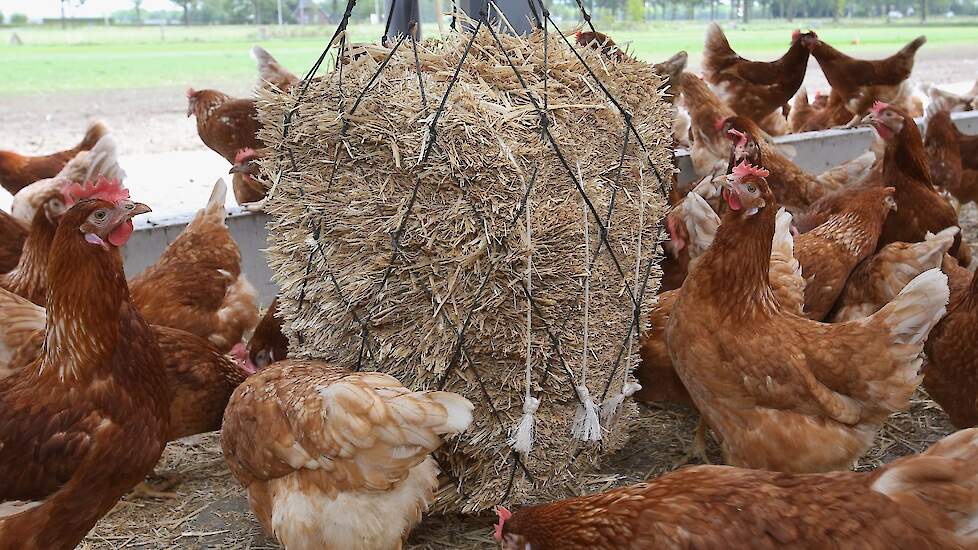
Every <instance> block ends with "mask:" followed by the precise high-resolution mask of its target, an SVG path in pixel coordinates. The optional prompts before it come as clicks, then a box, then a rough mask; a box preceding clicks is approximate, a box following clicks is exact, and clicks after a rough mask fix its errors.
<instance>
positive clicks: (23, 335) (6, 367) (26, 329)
mask: <svg viewBox="0 0 978 550" xmlns="http://www.w3.org/2000/svg"><path fill="white" fill-rule="evenodd" d="M44 323H45V312H44V308H42V307H41V306H39V305H37V304H35V303H33V302H31V301H29V300H27V299H25V298H22V297H20V296H18V295H16V294H14V293H13V292H8V291H6V290H3V289H0V378H6V377H8V376H10V375H11V374H13V373H14V372H17V371H18V370H20V368H21V367H23V366H24V365H26V364H28V363H30V361H33V360H34V358H36V357H37V356H38V355H39V354H40V351H41V347H42V346H43V344H44ZM32 340H36V342H35V344H34V349H35V351H34V352H33V353H32V354H31V355H30V356H29V357H28V360H27V361H24V360H23V359H20V358H19V356H20V354H21V351H20V350H21V349H22V348H24V347H26V346H25V344H26V343H27V342H30V341H32Z"/></svg>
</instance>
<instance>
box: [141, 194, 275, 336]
mask: <svg viewBox="0 0 978 550" xmlns="http://www.w3.org/2000/svg"><path fill="white" fill-rule="evenodd" d="M226 197H227V186H226V185H225V184H224V182H223V181H222V180H218V181H217V183H216V184H215V185H214V191H213V192H212V193H211V197H210V199H209V200H208V201H207V206H206V207H205V208H204V209H202V210H200V211H199V212H198V213H197V215H196V216H195V217H194V219H193V220H192V221H191V222H190V224H189V225H188V226H187V228H186V229H184V230H183V233H181V234H180V236H178V237H177V238H176V239H175V240H174V241H173V242H172V243H170V245H169V246H168V247H167V248H166V250H164V251H163V255H162V256H160V258H159V259H158V260H157V261H156V263H155V264H153V265H152V266H150V267H149V268H147V269H146V270H145V271H143V272H142V273H140V274H139V275H137V276H136V277H134V278H133V279H132V281H130V285H129V286H130V288H131V289H132V301H133V303H134V304H136V306H137V307H138V308H139V311H140V312H141V313H142V314H143V315H144V316H145V317H146V320H147V321H148V322H150V323H152V324H154V325H162V326H165V327H172V328H178V329H180V330H185V331H187V332H189V333H191V334H196V335H197V336H199V337H201V338H204V339H206V340H208V341H210V342H211V343H212V344H214V345H215V346H217V348H218V349H219V350H220V351H221V352H222V353H227V352H228V351H230V350H231V348H232V347H233V346H234V345H235V344H237V343H239V342H241V340H242V338H243V337H244V335H245V334H246V333H247V332H249V331H250V330H251V329H253V328H254V327H255V325H256V324H257V323H258V297H257V292H256V291H255V288H254V287H253V286H251V283H249V282H248V279H247V278H246V277H245V275H244V273H242V272H241V251H240V250H239V249H238V245H237V243H235V242H234V239H233V238H232V237H231V233H230V231H229V230H228V228H227V225H225V223H224V222H225V218H226V216H227V212H226V211H225V209H224V201H225V200H226Z"/></svg>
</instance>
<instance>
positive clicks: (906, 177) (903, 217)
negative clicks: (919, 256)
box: [864, 103, 971, 266]
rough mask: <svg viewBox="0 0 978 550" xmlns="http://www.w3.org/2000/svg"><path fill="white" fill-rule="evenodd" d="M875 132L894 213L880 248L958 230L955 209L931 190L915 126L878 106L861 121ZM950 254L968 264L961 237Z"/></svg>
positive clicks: (907, 118)
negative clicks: (882, 149)
mask: <svg viewBox="0 0 978 550" xmlns="http://www.w3.org/2000/svg"><path fill="white" fill-rule="evenodd" d="M864 121H865V122H868V123H870V124H872V125H873V127H874V128H876V132H877V133H878V134H879V135H880V137H882V138H883V139H884V140H885V141H886V153H885V156H884V158H883V181H885V182H886V185H888V186H891V187H894V188H895V189H896V193H895V194H894V198H895V199H896V203H897V211H896V212H894V213H893V214H892V215H891V216H889V217H888V218H887V219H886V224H884V226H883V234H882V235H881V236H880V246H884V245H887V244H890V243H893V242H906V243H916V242H920V241H922V240H924V237H925V236H926V235H927V232H928V231H929V232H931V233H937V232H939V231H940V230H942V229H944V228H947V227H952V226H957V225H958V216H957V215H956V214H955V212H954V208H952V207H951V205H950V204H948V202H947V201H946V200H944V199H943V198H942V197H941V196H940V194H938V192H937V191H936V190H935V189H934V186H933V185H932V183H931V177H930V168H929V166H928V162H927V156H926V153H925V152H924V143H923V139H921V137H920V130H919V129H918V128H917V123H916V122H914V120H913V119H912V118H910V116H909V115H908V114H907V113H906V112H905V111H903V110H902V109H899V108H897V107H893V106H891V105H887V104H885V103H877V104H876V105H875V106H874V107H873V110H872V111H871V112H870V113H869V114H868V115H867V116H866V118H865V119H864ZM949 253H950V254H951V255H952V256H954V257H956V258H957V259H958V261H960V262H961V265H964V266H966V265H968V264H969V263H970V261H971V254H970V250H968V247H967V246H964V247H962V246H961V234H960V233H958V235H956V236H955V239H954V245H952V246H951V250H950V251H949Z"/></svg>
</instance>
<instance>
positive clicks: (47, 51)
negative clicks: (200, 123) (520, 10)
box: [0, 21, 978, 95]
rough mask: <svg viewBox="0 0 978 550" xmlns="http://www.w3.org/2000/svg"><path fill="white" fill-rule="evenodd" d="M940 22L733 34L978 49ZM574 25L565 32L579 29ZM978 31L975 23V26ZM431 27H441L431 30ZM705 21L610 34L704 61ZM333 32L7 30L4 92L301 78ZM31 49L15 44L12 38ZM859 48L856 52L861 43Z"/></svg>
mask: <svg viewBox="0 0 978 550" xmlns="http://www.w3.org/2000/svg"><path fill="white" fill-rule="evenodd" d="M970 23H971V24H962V23H961V22H958V21H955V22H954V24H951V23H949V22H942V21H935V22H934V23H931V24H928V25H926V26H921V25H919V24H911V23H905V24H904V23H901V24H891V25H884V24H881V23H879V22H858V23H855V22H853V23H849V24H841V25H833V24H831V23H827V22H812V21H807V22H803V21H796V22H795V23H785V22H781V21H778V22H771V21H761V22H756V23H752V24H750V25H743V24H741V25H739V26H738V28H737V29H728V31H727V32H728V36H729V38H730V40H731V43H732V45H733V47H734V48H735V49H736V50H737V51H738V52H740V53H743V54H746V55H748V56H752V57H757V58H774V57H777V56H779V55H780V54H781V53H782V52H783V51H784V49H785V48H786V47H787V44H788V41H789V36H790V31H791V29H792V28H794V27H796V26H797V27H802V28H808V27H809V26H811V27H814V28H816V29H817V31H818V33H819V36H821V37H822V38H823V39H825V40H827V41H829V42H831V43H833V44H834V45H836V46H837V47H839V48H841V49H843V50H844V51H846V52H849V53H855V54H857V55H859V54H865V55H871V54H882V53H885V52H889V51H895V50H896V49H897V48H899V47H900V46H902V45H903V44H905V43H906V42H908V41H910V40H912V39H913V38H915V37H916V36H918V35H920V34H926V35H927V38H928V45H927V46H926V47H927V48H940V47H949V46H953V45H955V44H965V43H969V44H974V43H975V38H974V37H975V36H978V24H976V23H975V22H970ZM572 25H573V24H572V23H566V24H564V25H563V28H564V29H565V30H568V31H569V30H571V29H572ZM973 25H974V26H973ZM427 28H428V29H429V32H430V29H433V28H434V25H433V24H432V25H428V27H427ZM705 29H706V25H705V24H703V23H685V22H670V23H668V24H664V23H651V24H649V25H646V26H645V27H644V28H642V29H640V30H635V29H628V30H626V29H622V30H614V31H612V32H610V34H612V36H613V37H614V38H615V40H616V41H617V42H618V43H619V44H630V47H631V49H632V50H633V51H634V52H636V54H637V55H638V56H639V57H641V58H643V59H648V60H650V61H651V60H658V59H662V58H665V57H667V56H669V55H671V54H673V53H675V52H676V51H677V50H680V49H686V50H688V51H689V52H690V54H691V58H692V62H693V63H697V62H698V59H699V53H700V52H701V50H702V44H703V34H704V31H705ZM332 31H333V27H284V28H282V29H279V28H277V27H274V26H272V27H267V35H266V36H261V37H260V36H259V29H258V28H256V27H246V26H240V27H231V26H223V27H221V26H217V27H191V28H183V27H166V28H164V29H160V28H158V27H141V28H133V27H109V28H106V27H89V28H81V29H70V30H67V31H62V30H61V29H58V28H36V27H28V28H15V29H11V28H9V27H7V28H0V74H2V75H4V76H5V78H3V79H0V95H3V94H29V93H33V92H39V91H59V90H82V89H109V88H112V89H118V88H140V87H158V86H194V87H197V88H202V87H209V86H220V85H221V84H226V83H228V82H233V81H241V79H246V80H248V81H250V80H251V79H253V78H254V75H255V73H254V63H253V61H252V60H251V58H250V56H249V53H248V52H249V50H250V48H251V46H252V45H254V44H256V43H260V44H262V45H263V46H265V47H266V48H267V49H268V50H269V51H271V52H272V53H273V55H275V56H276V57H277V58H278V59H279V60H280V61H281V62H282V63H284V64H285V65H286V66H288V67H290V68H292V69H293V70H294V71H295V72H296V73H300V74H301V73H302V72H304V71H305V70H306V69H308V67H310V66H311V65H312V63H313V62H314V61H315V59H316V58H317V57H318V55H319V53H320V52H321V51H322V48H323V47H324V46H325V43H326V41H327V40H329V36H330V35H331V34H332ZM15 32H16V33H17V35H18V37H19V38H20V39H21V40H22V41H23V45H21V46H14V45H11V44H10V37H11V35H12V34H13V33H15ZM382 32H383V29H382V27H381V26H376V25H374V26H371V25H355V26H352V27H351V29H350V33H351V40H353V41H358V42H361V41H372V42H376V41H378V40H379V37H380V35H381V33H382ZM857 39H858V42H859V44H858V45H852V42H853V41H854V40H857Z"/></svg>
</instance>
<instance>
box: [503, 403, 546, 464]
mask: <svg viewBox="0 0 978 550" xmlns="http://www.w3.org/2000/svg"><path fill="white" fill-rule="evenodd" d="M538 408H540V400H539V399H537V398H535V397H529V396H527V398H526V400H525V401H523V416H522V417H521V418H520V421H519V423H518V424H516V426H515V427H514V428H513V429H512V430H511V431H510V437H509V444H510V445H511V446H512V447H513V450H515V451H516V452H518V453H520V454H521V455H523V456H524V457H525V456H526V455H528V454H530V449H531V448H533V422H534V418H533V415H534V413H536V412H537V409H538Z"/></svg>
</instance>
